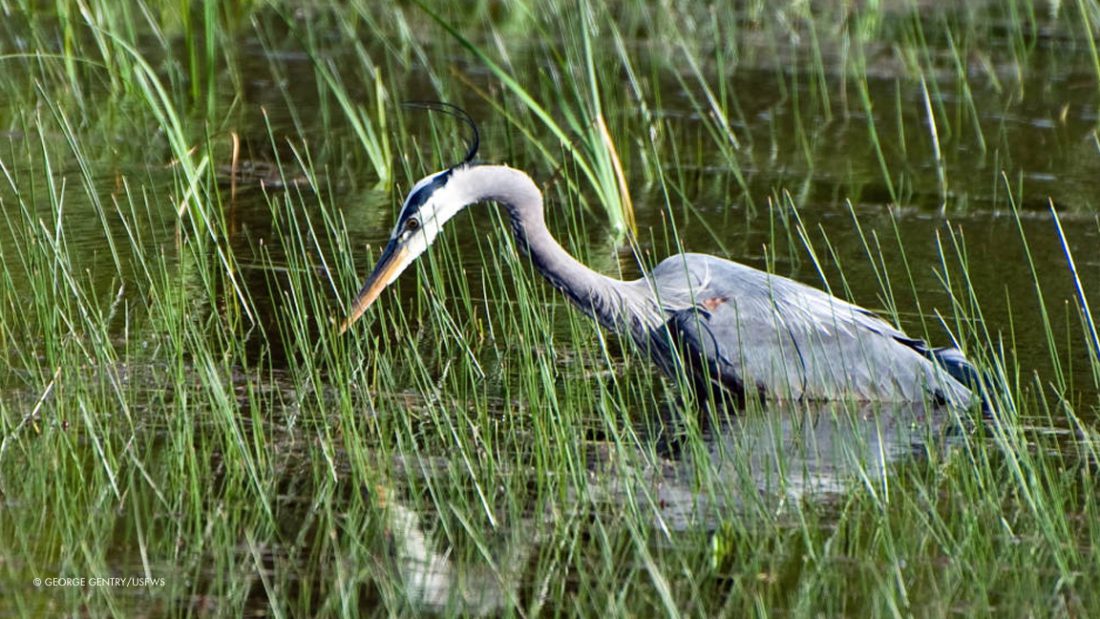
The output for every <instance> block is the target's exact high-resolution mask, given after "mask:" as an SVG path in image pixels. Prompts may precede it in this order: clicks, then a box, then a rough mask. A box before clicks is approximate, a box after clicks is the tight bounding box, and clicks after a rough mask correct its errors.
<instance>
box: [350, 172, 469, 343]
mask: <svg viewBox="0 0 1100 619" xmlns="http://www.w3.org/2000/svg"><path fill="white" fill-rule="evenodd" d="M466 169H468V168H467V167H466V166H465V165H460V166H458V167H455V168H449V169H447V170H444V171H442V172H436V173H435V174H432V175H430V176H426V177H424V178H422V179H420V181H419V182H417V183H416V185H413V188H412V191H410V192H409V196H408V197H407V198H405V204H404V205H403V206H402V207H401V213H400V214H399V215H398V216H397V224H396V225H395V226H394V227H393V232H391V233H390V240H389V242H388V243H387V244H386V248H385V249H383V250H382V255H381V256H379V258H378V262H377V264H375V266H374V270H373V271H371V274H370V276H369V277H367V281H366V283H364V284H363V288H362V289H361V290H360V291H359V294H358V295H357V296H356V298H355V303H354V304H353V305H352V308H351V311H350V312H349V313H348V316H347V318H345V319H344V322H343V324H342V325H341V326H340V331H341V332H343V331H344V330H346V329H347V328H348V327H350V326H351V325H352V323H354V322H355V321H357V320H359V318H360V317H361V316H362V315H363V313H364V312H366V311H367V308H368V307H370V306H371V304H372V303H374V300H375V299H377V298H378V295H379V294H381V292H382V291H383V290H384V289H385V288H386V286H389V285H390V284H391V283H393V281H394V280H395V279H397V276H398V275H401V273H402V272H403V271H404V270H405V269H406V268H408V266H409V265H410V264H412V263H413V262H414V261H415V260H416V259H417V258H418V257H419V256H420V254H422V253H424V251H425V250H426V249H428V246H429V245H431V244H432V242H433V241H435V237H436V236H438V235H439V231H440V230H442V229H443V224H445V223H447V221H449V220H450V219H451V218H452V217H454V216H455V215H457V214H458V212H459V211H461V210H462V208H463V207H465V206H466V205H467V204H469V200H468V199H467V196H466V195H465V192H463V191H462V190H461V185H462V183H461V181H460V180H458V181H456V177H458V178H460V177H461V176H462V172H463V171H465V170H466Z"/></svg>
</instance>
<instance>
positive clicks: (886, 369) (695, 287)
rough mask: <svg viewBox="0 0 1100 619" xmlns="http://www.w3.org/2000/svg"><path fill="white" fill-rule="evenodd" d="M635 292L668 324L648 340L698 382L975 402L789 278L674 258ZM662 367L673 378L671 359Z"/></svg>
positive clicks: (909, 342) (901, 346)
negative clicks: (642, 291) (655, 303)
mask: <svg viewBox="0 0 1100 619" xmlns="http://www.w3.org/2000/svg"><path fill="white" fill-rule="evenodd" d="M636 285H638V286H644V287H646V288H647V289H648V290H650V291H654V290H655V291H656V294H657V296H658V298H659V303H660V305H661V307H662V310H663V313H664V315H665V318H666V323H665V326H667V329H660V330H659V332H658V333H651V334H649V335H648V337H650V338H653V337H658V338H660V337H664V338H666V339H667V342H666V343H667V345H668V346H667V348H671V347H675V348H676V349H678V351H679V355H678V357H679V360H680V362H683V363H686V364H687V366H688V367H687V368H685V369H688V370H689V372H690V373H691V374H692V375H693V377H694V378H696V379H701V381H702V382H703V383H710V384H720V385H722V386H723V387H725V388H727V389H740V390H743V391H744V392H748V393H752V392H759V393H761V394H762V395H764V396H766V397H769V398H777V399H788V398H789V399H812V400H829V399H840V398H854V399H857V400H864V401H909V402H916V401H921V400H928V399H933V400H937V401H943V402H949V403H953V404H963V405H965V404H967V403H969V402H970V401H971V400H972V399H973V394H972V393H971V392H970V390H969V389H967V388H966V387H965V386H964V385H962V384H961V383H960V382H958V381H957V380H955V379H954V378H952V377H951V376H950V375H949V374H948V373H947V372H946V371H945V370H944V368H943V367H942V366H940V365H939V364H937V363H935V362H934V361H932V360H930V359H929V358H928V357H927V356H925V355H924V354H922V352H921V350H927V347H924V348H923V349H920V347H921V346H923V342H920V341H919V340H914V339H912V338H909V337H908V336H906V335H905V334H904V333H903V332H901V331H900V330H898V329H897V328H895V327H893V326H892V325H890V324H889V323H887V322H885V321H883V320H882V319H881V318H879V317H877V316H875V315H874V314H873V313H871V312H870V311H868V310H865V309H863V308H861V307H858V306H856V305H852V304H851V303H848V302H846V301H843V300H841V299H838V298H836V297H833V296H831V295H829V294H827V293H825V292H823V291H821V290H818V289H816V288H813V287H810V286H807V285H805V284H801V283H799V282H796V281H794V280H791V279H788V278H786V277H782V276H778V275H773V274H769V273H765V272H763V271H760V270H758V269H754V268H752V267H749V266H746V265H743V264H738V263H736V262H731V261H729V260H723V259H721V258H716V257H714V256H708V255H705V254H680V255H677V256H672V257H671V258H668V259H666V260H664V261H662V262H661V263H660V264H659V265H657V267H656V268H655V269H653V271H652V273H650V275H649V277H648V279H644V280H639V282H637V283H636ZM636 339H637V336H636ZM916 343H919V346H915V345H914V344H916ZM649 345H650V346H653V345H654V344H653V343H652V341H651V343H650V344H649ZM657 345H658V346H661V344H657ZM958 356H959V357H960V358H961V354H960V355H958ZM666 357H668V355H666ZM669 358H670V357H669ZM659 361H660V360H659ZM662 365H663V366H665V369H666V370H669V371H674V370H675V368H674V367H673V368H670V367H668V366H669V365H670V362H669V359H665V361H664V362H662ZM697 382H699V381H697Z"/></svg>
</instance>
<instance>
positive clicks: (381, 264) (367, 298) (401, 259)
mask: <svg viewBox="0 0 1100 619" xmlns="http://www.w3.org/2000/svg"><path fill="white" fill-rule="evenodd" d="M408 255H409V250H408V249H406V248H404V247H399V246H398V244H397V243H396V242H395V241H390V243H389V244H388V245H386V249H384V250H383V251H382V256H381V257H379V258H378V264H376V265H375V266H374V271H372V272H371V274H370V277H368V278H367V281H366V283H364V284H363V288H362V289H361V290H360V291H359V294H358V295H356V297H355V303H354V304H353V305H352V308H351V311H350V312H348V317H347V318H345V319H344V322H342V323H340V333H341V334H343V333H344V331H347V330H348V327H350V326H351V325H352V324H354V323H355V321H357V320H359V318H360V317H361V316H362V315H363V313H364V312H366V311H367V308H368V307H370V306H371V303H374V300H375V299H377V298H378V295H379V294H381V293H382V291H383V290H385V288H386V286H387V285H389V283H390V282H391V281H393V278H395V277H397V274H398V273H400V272H401V271H403V270H404V269H405V267H406V266H408V263H409V261H408Z"/></svg>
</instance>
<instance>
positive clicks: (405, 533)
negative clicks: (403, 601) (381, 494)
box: [386, 500, 535, 616]
mask: <svg viewBox="0 0 1100 619" xmlns="http://www.w3.org/2000/svg"><path fill="white" fill-rule="evenodd" d="M530 524H531V523H530V522H527V523H525V525H524V526H523V527H522V528H523V529H525V530H524V531H522V532H521V531H510V530H507V529H503V530H499V531H500V534H501V536H502V538H503V539H504V541H503V542H501V543H499V544H496V546H495V547H492V548H491V550H496V549H497V548H499V549H500V550H502V552H500V553H499V554H496V555H495V556H494V557H493V559H489V557H486V556H481V557H480V559H481V561H478V562H476V563H474V564H470V563H471V562H468V561H464V560H463V558H462V557H459V556H455V555H452V552H451V550H452V549H451V548H446V549H444V550H442V551H441V550H440V549H439V548H438V547H437V544H436V543H435V541H434V540H433V539H432V536H431V534H430V532H426V531H425V530H424V528H423V526H422V524H421V516H420V514H418V513H417V512H415V511H413V510H412V509H410V508H409V507H406V506H405V505H403V504H401V503H400V502H398V501H394V500H387V501H386V525H387V526H386V529H387V532H388V538H389V540H390V542H391V551H392V553H393V556H394V558H395V559H396V562H397V572H398V574H399V576H400V578H401V583H402V585H403V588H404V592H405V595H406V598H407V601H408V602H409V603H410V604H412V605H413V607H415V608H418V609H423V610H428V611H432V612H440V611H444V610H449V611H454V612H455V613H457V614H462V615H470V616H484V615H488V614H490V613H492V612H493V611H495V610H497V609H499V608H501V607H503V606H504V605H505V604H507V603H509V602H513V601H514V599H515V589H516V588H517V587H518V586H519V584H520V583H521V582H522V578H521V576H522V575H521V571H522V569H523V567H524V566H525V565H526V563H527V559H528V557H530V555H531V551H532V550H533V549H534V546H535V539H534V537H533V536H531V535H524V536H523V537H520V536H517V535H513V533H523V534H526V533H527V531H526V529H529V528H531V527H530V526H529V525H530Z"/></svg>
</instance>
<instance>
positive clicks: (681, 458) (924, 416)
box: [589, 402, 959, 531]
mask: <svg viewBox="0 0 1100 619" xmlns="http://www.w3.org/2000/svg"><path fill="white" fill-rule="evenodd" d="M958 428H959V425H958V418H957V417H955V413H953V412H951V411H947V410H943V409H939V408H928V407H925V406H923V405H921V404H912V403H905V404H901V403H898V404H884V403H877V404H866V403H860V404H856V403H841V402H832V403H814V404H776V403H772V404H769V405H768V407H767V409H765V410H762V411H750V412H745V413H743V414H740V415H738V416H735V417H731V418H729V419H728V420H727V421H725V422H724V423H723V424H721V425H720V426H719V427H716V428H711V429H708V430H706V431H705V432H704V436H703V439H704V440H703V441H702V445H704V446H705V449H699V448H694V449H691V448H689V446H690V445H692V442H691V441H689V440H687V439H681V440H678V439H676V438H672V439H669V440H666V441H663V449H662V450H661V451H662V452H663V453H661V454H659V457H658V458H657V460H656V461H654V460H653V459H649V461H648V462H646V463H645V464H644V465H643V466H642V469H643V470H629V471H625V470H624V468H623V467H622V466H618V465H613V464H611V463H610V462H605V463H604V464H603V465H602V466H601V468H602V469H603V470H604V471H605V472H607V473H608V475H607V476H606V477H605V479H607V480H608V483H599V484H595V485H594V486H595V487H592V486H590V488H589V491H590V492H592V493H601V494H602V495H603V498H604V499H606V500H610V501H613V502H617V503H623V502H634V503H635V504H638V506H639V507H649V508H650V509H652V510H654V511H655V515H656V517H657V519H658V525H659V526H661V527H662V528H666V529H668V530H671V531H682V530H688V529H697V528H711V527H714V526H715V525H716V524H717V523H718V522H720V521H721V520H722V519H725V518H728V517H729V514H730V513H731V512H736V511H738V510H741V509H744V508H745V506H746V505H748V504H750V503H754V502H758V501H760V500H778V501H779V503H780V504H783V503H790V502H791V501H796V500H801V499H807V498H809V499H815V500H828V499H831V498H835V497H836V496H837V495H838V494H840V493H842V492H844V491H845V490H847V489H851V488H852V487H853V486H854V485H862V486H865V487H866V488H868V490H869V491H871V492H872V493H876V494H877V493H878V492H879V491H878V487H879V486H880V485H881V484H879V483H876V482H881V480H882V479H883V478H884V477H885V475H886V473H887V467H888V466H889V465H890V464H891V463H893V462H895V461H898V460H900V459H904V458H908V457H921V456H922V455H923V454H925V453H926V450H927V449H930V448H932V446H933V445H943V444H944V440H942V439H945V438H949V437H950V435H951V434H952V433H953V432H956V431H957V430H958ZM640 460H641V461H644V459H640ZM616 470H617V472H616ZM624 473H627V474H624ZM601 477H603V476H601ZM631 497H633V498H631Z"/></svg>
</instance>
